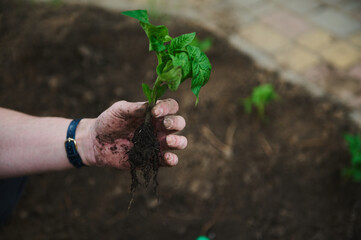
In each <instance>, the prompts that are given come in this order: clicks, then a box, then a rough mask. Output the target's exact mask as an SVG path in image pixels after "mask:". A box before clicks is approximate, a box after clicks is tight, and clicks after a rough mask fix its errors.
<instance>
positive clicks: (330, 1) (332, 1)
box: [321, 0, 344, 4]
mask: <svg viewBox="0 0 361 240" xmlns="http://www.w3.org/2000/svg"><path fill="white" fill-rule="evenodd" d="M341 1H344V0H321V2H323V3H326V4H337V3H340V2H341Z"/></svg>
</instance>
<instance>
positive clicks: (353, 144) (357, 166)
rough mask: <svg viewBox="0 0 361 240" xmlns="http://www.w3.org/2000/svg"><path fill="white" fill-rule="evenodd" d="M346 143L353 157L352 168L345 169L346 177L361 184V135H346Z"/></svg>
mask: <svg viewBox="0 0 361 240" xmlns="http://www.w3.org/2000/svg"><path fill="white" fill-rule="evenodd" d="M344 138H345V141H346V142H347V144H348V149H349V152H350V155H351V160H350V161H351V166H350V167H348V168H345V169H343V171H342V173H343V175H344V176H345V177H347V178H351V179H352V180H353V181H355V182H361V135H352V134H345V136H344Z"/></svg>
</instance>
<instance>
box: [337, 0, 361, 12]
mask: <svg viewBox="0 0 361 240" xmlns="http://www.w3.org/2000/svg"><path fill="white" fill-rule="evenodd" d="M339 5H340V8H341V9H342V10H344V11H346V12H351V13H352V12H357V11H359V10H360V9H361V1H359V0H357V1H356V0H353V1H346V2H343V3H341V4H339Z"/></svg>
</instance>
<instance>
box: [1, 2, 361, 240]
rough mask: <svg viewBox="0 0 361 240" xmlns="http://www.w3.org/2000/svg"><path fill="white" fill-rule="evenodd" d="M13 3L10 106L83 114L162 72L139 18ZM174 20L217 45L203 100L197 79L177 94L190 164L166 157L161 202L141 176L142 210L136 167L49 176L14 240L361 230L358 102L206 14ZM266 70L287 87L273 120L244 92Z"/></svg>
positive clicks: (6, 233) (6, 72) (34, 192)
mask: <svg viewBox="0 0 361 240" xmlns="http://www.w3.org/2000/svg"><path fill="white" fill-rule="evenodd" d="M12 2H14V1H1V2H0V11H1V12H0V46H1V49H0V52H1V54H0V103H1V106H2V107H7V108H12V109H16V110H19V111H23V112H26V113H29V114H34V115H40V116H48V115H51V116H63V117H68V118H76V117H96V116H98V115H99V114H100V113H101V112H102V111H103V110H104V109H106V108H107V107H109V106H110V104H111V103H113V102H115V101H118V100H121V99H125V100H128V101H143V100H145V97H144V96H143V94H142V88H141V83H142V82H146V83H151V82H152V81H153V80H154V78H155V71H154V69H155V65H156V59H155V57H154V54H151V53H149V52H148V42H147V39H146V37H145V35H144V32H143V31H142V29H141V28H140V27H139V25H138V23H137V22H136V21H132V20H131V19H129V18H125V17H122V16H121V15H120V14H119V13H118V12H115V13H109V12H106V11H104V10H101V9H97V8H91V7H83V6H60V7H52V6H42V5H31V6H29V5H26V4H13V3H12ZM9 3H12V4H11V5H10V4H9ZM162 23H163V24H166V25H167V26H170V33H171V35H173V36H177V35H179V34H182V33H188V32H194V31H195V32H197V34H198V36H199V37H200V38H203V37H213V38H214V45H213V47H212V49H211V50H210V51H209V52H208V53H207V54H208V55H209V58H210V60H211V62H212V66H213V70H212V76H211V79H210V81H209V83H208V84H207V85H206V86H205V87H204V88H203V89H202V91H201V93H200V103H199V104H198V106H197V107H194V97H193V96H192V93H191V91H190V84H189V83H188V84H187V83H185V84H184V86H181V88H180V90H179V91H178V92H177V93H169V94H168V95H167V97H172V98H175V99H176V100H177V101H178V102H179V103H180V114H181V115H182V116H184V117H185V119H186V120H187V127H186V129H185V131H184V132H183V134H184V135H186V136H187V138H188V144H189V145H188V148H187V149H186V150H184V151H180V152H179V159H180V162H179V164H178V166H177V167H173V168H162V169H160V171H159V174H158V175H159V176H158V179H159V183H160V186H159V203H157V200H156V199H155V198H154V195H153V194H151V193H149V191H147V190H144V189H143V188H139V189H138V190H137V193H136V196H135V201H134V203H133V205H132V208H131V211H130V212H129V213H128V210H127V207H128V203H129V200H130V191H129V186H130V182H131V179H130V176H129V173H128V172H127V171H116V170H113V169H108V168H84V169H80V170H78V169H72V170H69V171H64V172H54V173H47V174H40V175H35V176H31V177H30V178H29V181H28V183H27V186H26V189H25V192H24V194H23V197H22V199H21V200H20V202H19V204H18V206H17V208H16V209H15V211H14V212H13V215H12V216H11V218H10V219H9V221H8V222H7V224H6V225H5V226H3V227H2V228H1V229H0V239H143V240H146V239H154V240H156V239H157V240H163V239H164V240H165V239H167V240H168V239H182V240H184V239H190V240H192V239H195V238H196V237H197V236H198V235H199V234H201V233H208V234H211V235H212V236H216V239H228V240H236V239H293V240H304V239H320V240H321V239H325V240H326V239H327V240H333V239H335V240H339V239H350V240H351V239H361V186H360V184H356V183H352V182H349V181H346V180H345V179H343V178H342V177H341V176H340V172H341V170H342V169H343V168H344V167H346V166H348V165H349V161H350V155H349V153H348V151H347V146H346V144H345V142H344V140H343V134H344V133H345V132H351V133H357V132H359V130H357V129H356V128H355V126H354V125H353V124H351V123H350V122H349V121H348V119H347V116H348V110H347V109H345V108H343V107H342V106H339V105H337V104H335V103H332V102H331V101H330V100H329V99H325V98H313V97H311V96H310V95H309V94H308V93H306V92H305V91H304V90H302V89H300V88H298V87H295V86H292V85H290V84H288V83H285V82H283V81H282V79H279V77H278V75H277V74H276V73H273V72H268V71H265V70H263V69H261V68H259V67H257V66H256V65H255V64H254V63H253V62H252V60H251V59H249V58H248V57H247V56H245V55H243V54H240V53H238V52H237V51H236V50H235V49H233V48H232V47H230V46H229V45H228V44H227V43H226V42H225V41H224V40H222V39H219V38H217V37H215V36H212V34H210V33H209V32H207V31H204V30H202V29H201V28H199V27H198V26H197V25H194V24H191V23H187V22H184V21H182V20H177V21H174V20H172V21H165V20H164V21H162ZM266 82H270V83H273V84H274V86H275V89H276V91H277V92H278V94H279V95H280V96H281V100H279V101H278V102H274V103H272V104H271V105H269V107H268V108H267V110H266V114H267V116H268V118H269V121H268V123H267V124H262V123H261V122H260V121H259V119H258V118H257V116H256V115H251V116H249V115H246V114H245V113H244V112H243V108H242V107H241V106H240V105H239V101H240V99H242V98H245V97H247V96H248V95H249V94H250V93H251V90H252V88H253V87H255V86H257V85H259V84H261V83H266ZM64 134H65V133H64ZM64 138H65V136H64ZM9 161H10V160H9Z"/></svg>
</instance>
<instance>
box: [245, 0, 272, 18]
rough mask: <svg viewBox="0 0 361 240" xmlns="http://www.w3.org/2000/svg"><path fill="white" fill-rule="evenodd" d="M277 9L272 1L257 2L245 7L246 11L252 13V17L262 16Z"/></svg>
mask: <svg viewBox="0 0 361 240" xmlns="http://www.w3.org/2000/svg"><path fill="white" fill-rule="evenodd" d="M276 9H277V6H276V4H275V3H274V2H271V1H264V2H258V3H256V4H253V5H251V6H248V7H247V11H248V12H249V13H250V14H252V15H253V16H254V17H259V16H263V15H266V14H269V13H271V12H273V11H275V10H276Z"/></svg>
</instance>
